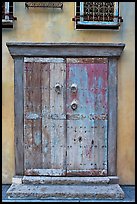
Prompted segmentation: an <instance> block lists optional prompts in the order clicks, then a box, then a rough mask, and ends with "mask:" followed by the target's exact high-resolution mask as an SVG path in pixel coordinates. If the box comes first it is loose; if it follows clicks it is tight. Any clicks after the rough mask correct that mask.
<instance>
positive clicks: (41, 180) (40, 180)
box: [22, 176, 110, 185]
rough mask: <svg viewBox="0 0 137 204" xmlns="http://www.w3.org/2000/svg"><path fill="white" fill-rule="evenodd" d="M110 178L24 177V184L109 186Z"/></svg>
mask: <svg viewBox="0 0 137 204" xmlns="http://www.w3.org/2000/svg"><path fill="white" fill-rule="evenodd" d="M109 182H110V178H109V177H46V176H23V178H22V183H24V184H62V185H64V184H65V185H73V184H76V185H77V184H89V185H90V184H107V183H109Z"/></svg>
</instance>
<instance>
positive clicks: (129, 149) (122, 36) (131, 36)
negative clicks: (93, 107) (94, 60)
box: [2, 2, 135, 184]
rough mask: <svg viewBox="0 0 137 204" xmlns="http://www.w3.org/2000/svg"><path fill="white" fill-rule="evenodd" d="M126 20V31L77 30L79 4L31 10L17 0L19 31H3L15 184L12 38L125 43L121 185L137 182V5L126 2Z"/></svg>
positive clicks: (6, 159) (5, 172) (6, 172)
mask: <svg viewBox="0 0 137 204" xmlns="http://www.w3.org/2000/svg"><path fill="white" fill-rule="evenodd" d="M120 10H121V16H122V17H123V19H124V22H123V23H122V25H121V27H120V30H119V31H115V30H107V31H105V30H88V31H85V30H82V31H78V30H75V29H74V22H73V21H72V18H73V17H74V2H64V5H63V11H62V10H61V9H47V8H37V9H34V8H31V9H29V10H27V9H25V2H14V16H16V17H17V21H16V22H14V28H13V29H3V31H2V179H3V183H11V181H12V177H13V175H14V64H13V59H12V57H11V56H10V54H9V51H8V49H7V47H6V42H10V41H14V42H15V41H18V42H77V43H78V42H112V43H113V42H114V43H119V42H122V43H125V44H126V47H125V49H124V51H123V54H122V56H121V58H120V59H119V64H118V136H117V138H118V139H117V140H118V141H117V172H118V176H119V177H120V184H134V182H135V181H134V180H135V165H134V161H135V145H134V144H135V133H134V129H135V123H134V110H135V109H134V104H135V103H134V91H135V84H134V83H135V79H134V76H135V3H134V2H120Z"/></svg>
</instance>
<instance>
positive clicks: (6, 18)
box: [2, 2, 13, 25]
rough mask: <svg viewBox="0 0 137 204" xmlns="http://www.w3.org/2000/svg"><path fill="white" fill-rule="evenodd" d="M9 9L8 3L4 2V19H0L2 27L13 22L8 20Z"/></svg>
mask: <svg viewBox="0 0 137 204" xmlns="http://www.w3.org/2000/svg"><path fill="white" fill-rule="evenodd" d="M9 9H10V2H5V18H4V19H2V25H12V24H13V20H11V19H9ZM6 14H7V15H6Z"/></svg>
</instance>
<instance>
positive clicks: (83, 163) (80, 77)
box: [67, 60, 94, 170]
mask: <svg viewBox="0 0 137 204" xmlns="http://www.w3.org/2000/svg"><path fill="white" fill-rule="evenodd" d="M71 61H72V60H71ZM76 61H77V60H76ZM73 62H74V63H72V64H71V63H68V64H67V114H68V116H69V117H68V120H67V169H68V170H73V169H75V170H89V169H93V163H94V147H93V144H92V141H93V137H94V134H93V133H94V128H93V127H94V124H93V123H94V122H93V121H90V119H89V116H90V114H93V111H94V106H93V105H94V103H93V101H94V98H93V94H92V92H91V90H92V88H93V84H94V83H93V80H94V79H93V75H92V71H93V70H92V66H91V64H88V63H85V64H84V63H83V64H82V60H81V62H80V63H79V64H78V63H76V62H75V60H73ZM72 84H76V85H77V87H78V89H77V92H76V93H72V92H71V85H72ZM73 100H77V102H78V107H77V109H76V110H72V108H71V103H72V101H73ZM75 115H77V117H78V119H76V120H75ZM72 155H74V156H73V157H72Z"/></svg>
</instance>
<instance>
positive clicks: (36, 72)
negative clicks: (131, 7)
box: [24, 62, 42, 172]
mask: <svg viewBox="0 0 137 204" xmlns="http://www.w3.org/2000/svg"><path fill="white" fill-rule="evenodd" d="M41 66H42V64H41V63H35V62H34V63H25V68H24V79H25V84H24V125H25V126H24V148H25V150H24V161H25V162H24V164H25V170H27V169H32V168H41V167H42V132H41V129H42V124H41ZM26 172H27V171H26Z"/></svg>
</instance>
